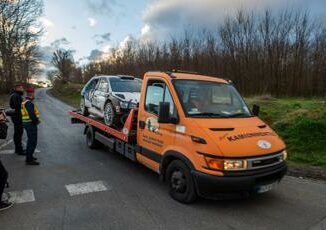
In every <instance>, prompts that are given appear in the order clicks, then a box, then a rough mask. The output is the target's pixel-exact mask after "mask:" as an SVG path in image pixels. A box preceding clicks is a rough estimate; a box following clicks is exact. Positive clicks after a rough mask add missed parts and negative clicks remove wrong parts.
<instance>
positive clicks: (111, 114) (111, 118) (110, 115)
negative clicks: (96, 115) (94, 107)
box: [103, 102, 116, 127]
mask: <svg viewBox="0 0 326 230" xmlns="http://www.w3.org/2000/svg"><path fill="white" fill-rule="evenodd" d="M103 113H104V123H105V124H106V125H107V126H111V127H112V126H114V125H115V121H116V114H115V111H114V107H113V105H112V103H111V102H107V103H106V104H105V106H104V111H103Z"/></svg>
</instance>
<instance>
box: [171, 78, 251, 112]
mask: <svg viewBox="0 0 326 230" xmlns="http://www.w3.org/2000/svg"><path fill="white" fill-rule="evenodd" d="M174 86H175V89H176V91H177V93H178V96H179V100H180V102H181V104H182V106H183V109H184V111H185V113H186V115H187V116H189V117H221V118H222V117H223V118H231V117H250V116H252V114H251V112H250V110H249V109H248V107H247V105H246V104H245V102H244V101H243V99H242V97H241V96H240V94H239V93H238V92H237V90H236V89H235V88H234V87H233V86H232V85H229V84H223V83H218V82H211V81H198V80H175V81H174Z"/></svg>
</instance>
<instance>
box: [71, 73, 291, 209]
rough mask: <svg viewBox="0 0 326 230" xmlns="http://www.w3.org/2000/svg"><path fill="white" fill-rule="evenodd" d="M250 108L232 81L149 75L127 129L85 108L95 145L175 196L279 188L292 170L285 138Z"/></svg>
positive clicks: (75, 115) (81, 119) (83, 119)
mask: <svg viewBox="0 0 326 230" xmlns="http://www.w3.org/2000/svg"><path fill="white" fill-rule="evenodd" d="M258 112H259V107H258V106H254V108H253V110H252V111H250V110H249V109H248V107H247V105H246V104H245V102H244V100H243V99H242V97H241V96H240V94H239V93H238V91H237V90H236V89H235V87H234V86H233V84H232V82H231V81H228V80H224V79H220V78H215V77H209V76H203V75H199V74H195V73H187V72H148V73H146V74H145V76H144V80H143V85H142V89H141V97H140V102H139V106H138V108H135V109H132V110H131V111H130V113H129V116H128V118H127V120H126V122H125V124H124V126H123V128H119V129H117V128H114V127H109V126H107V125H105V124H104V123H103V122H102V121H100V120H97V119H95V118H94V117H90V116H88V117H87V116H83V115H82V114H81V113H79V112H78V111H72V112H70V115H71V117H72V118H71V120H72V123H83V124H85V131H84V134H85V135H86V143H87V145H88V147H89V148H92V149H95V148H98V147H99V146H100V145H101V144H104V145H106V146H108V147H109V148H110V149H112V150H113V151H115V152H117V153H120V154H122V155H124V156H125V157H127V158H129V159H130V160H132V161H134V162H138V163H140V164H143V165H145V166H146V167H148V168H150V169H152V170H153V171H155V172H156V173H158V174H159V175H160V178H161V179H162V181H165V182H167V184H168V187H169V193H170V195H171V197H172V198H173V199H175V200H177V201H179V202H182V203H192V202H194V201H195V200H196V198H197V197H198V196H200V197H204V198H211V199H215V198H219V197H221V196H223V195H226V196H230V195H237V194H241V195H248V194H249V195H250V194H257V193H264V192H267V191H269V190H271V189H273V188H274V187H275V186H276V185H277V184H278V183H279V182H280V181H281V179H282V178H283V176H284V175H285V173H286V171H287V164H286V158H287V152H286V147H285V145H284V143H283V141H282V140H281V139H280V138H279V137H278V135H277V134H276V133H275V132H274V131H273V130H272V129H271V128H270V127H269V126H268V125H267V124H265V123H264V122H263V121H262V120H260V119H259V118H258Z"/></svg>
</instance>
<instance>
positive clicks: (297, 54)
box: [82, 10, 326, 96]
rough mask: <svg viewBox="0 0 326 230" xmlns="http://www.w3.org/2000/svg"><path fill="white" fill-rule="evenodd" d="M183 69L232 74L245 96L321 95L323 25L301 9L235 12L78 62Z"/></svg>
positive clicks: (325, 70)
mask: <svg viewBox="0 0 326 230" xmlns="http://www.w3.org/2000/svg"><path fill="white" fill-rule="evenodd" d="M172 69H179V70H188V71H196V72H200V73H203V74H208V75H213V76H221V77H223V78H227V79H231V80H233V81H234V82H235V84H236V86H237V87H238V88H239V89H240V90H241V92H242V93H244V94H246V95H261V94H271V95H274V96H325V95H326V25H325V21H317V20H314V19H313V18H312V17H311V16H309V15H308V14H307V13H305V12H292V11H289V10H288V11H284V12H283V13H278V14H274V13H272V12H271V11H269V10H266V11H265V12H264V14H256V13H254V12H247V11H243V10H242V11H238V13H237V14H236V15H234V16H231V17H228V18H226V20H225V21H224V22H223V23H221V24H217V25H216V29H215V30H191V31H189V30H188V31H186V32H185V33H184V36H182V37H178V38H172V39H170V40H169V41H167V42H164V43H148V42H146V43H145V42H139V41H130V42H128V43H127V44H125V46H124V47H119V48H116V49H113V50H112V52H111V54H110V56H109V58H106V59H105V60H103V61H100V62H94V63H89V64H88V65H86V66H84V67H83V71H82V72H83V78H84V81H86V80H88V79H89V78H91V77H92V76H94V75H95V74H132V75H135V76H142V75H143V74H144V73H145V72H147V71H148V70H172Z"/></svg>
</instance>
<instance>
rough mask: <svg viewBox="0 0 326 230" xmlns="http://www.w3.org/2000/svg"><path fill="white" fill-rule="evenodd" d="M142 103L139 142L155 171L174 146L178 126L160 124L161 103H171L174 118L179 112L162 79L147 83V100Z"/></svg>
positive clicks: (142, 151) (142, 152) (148, 163)
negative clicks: (162, 158)
mask: <svg viewBox="0 0 326 230" xmlns="http://www.w3.org/2000/svg"><path fill="white" fill-rule="evenodd" d="M142 101H143V102H144V103H143V104H142V105H141V106H143V108H142V109H141V111H142V112H140V114H139V126H138V132H139V133H138V135H139V136H138V142H139V145H140V147H141V155H142V157H146V158H148V159H150V161H149V162H146V164H147V165H148V166H149V167H152V168H153V169H155V167H157V166H158V165H159V163H160V159H161V156H162V155H163V154H164V153H165V151H166V149H168V148H169V146H172V145H173V144H174V141H175V126H176V125H175V124H159V123H158V111H159V103H160V102H170V113H171V116H172V117H174V116H175V117H176V116H177V112H176V107H175V104H174V102H173V99H172V96H171V93H170V89H169V86H168V84H167V83H166V82H165V81H164V80H161V79H149V80H148V81H147V86H146V93H145V99H143V100H142ZM150 163H153V164H152V165H151V164H150ZM153 165H154V166H153ZM155 171H157V170H155Z"/></svg>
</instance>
